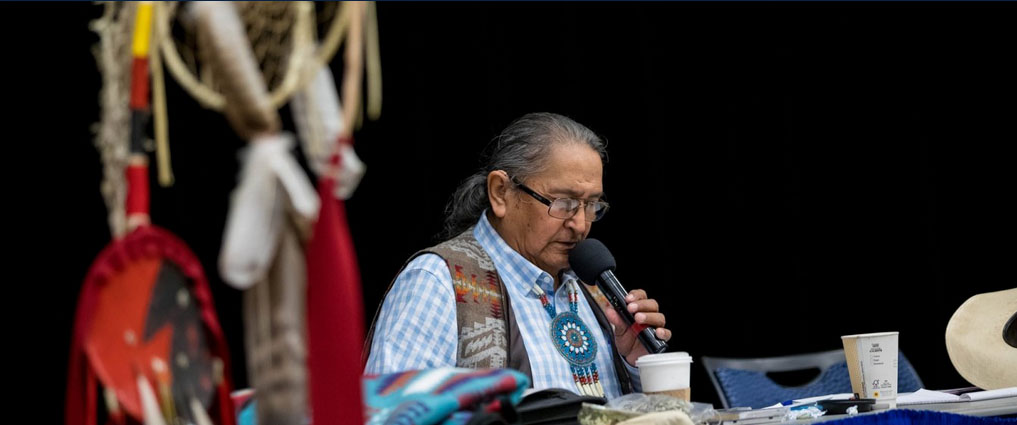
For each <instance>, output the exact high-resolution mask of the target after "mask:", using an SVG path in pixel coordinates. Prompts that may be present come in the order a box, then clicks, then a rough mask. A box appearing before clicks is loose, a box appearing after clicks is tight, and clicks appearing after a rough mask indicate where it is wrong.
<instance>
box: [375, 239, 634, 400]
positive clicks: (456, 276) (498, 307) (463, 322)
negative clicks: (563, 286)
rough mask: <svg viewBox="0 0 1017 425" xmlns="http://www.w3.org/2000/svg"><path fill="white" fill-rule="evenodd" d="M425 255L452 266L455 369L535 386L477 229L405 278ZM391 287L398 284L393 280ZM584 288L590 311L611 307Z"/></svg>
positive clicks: (621, 370) (623, 379)
mask: <svg viewBox="0 0 1017 425" xmlns="http://www.w3.org/2000/svg"><path fill="white" fill-rule="evenodd" d="M423 254H435V255H438V256H439V257H441V258H442V259H444V260H445V264H447V265H448V269H449V273H450V274H451V275H452V285H453V287H454V289H455V297H456V322H457V324H458V336H459V349H458V351H457V352H456V366H457V367H464V368H471V369H483V368H505V367H507V368H511V369H515V370H518V371H520V372H523V373H525V374H526V375H527V376H530V378H531V382H532V373H531V372H530V360H529V356H528V355H527V354H526V347H525V346H524V345H523V338H522V335H521V334H520V333H519V327H518V325H516V320H515V317H513V312H512V308H511V304H510V302H509V297H508V292H507V291H506V290H505V285H504V284H503V283H502V282H501V278H500V277H499V276H498V271H497V269H496V268H495V266H494V262H493V261H491V257H490V256H488V255H487V252H486V251H484V248H483V247H482V246H481V245H480V243H479V242H477V239H476V238H474V237H473V227H470V228H469V229H467V230H466V231H464V232H463V233H460V234H459V235H458V236H456V237H454V238H452V239H449V240H447V241H445V242H442V243H440V244H438V245H435V246H433V247H430V248H427V249H424V250H421V251H417V253H415V254H413V255H412V256H411V257H410V258H409V259H408V260H406V263H404V264H403V267H402V268H401V269H400V270H399V271H400V273H402V269H405V268H406V264H409V263H410V261H413V259H414V258H417V257H418V256H420V255H423ZM396 276H398V274H397V275H396ZM392 283H395V280H394V279H393V280H392ZM392 283H389V286H388V289H386V290H385V296H386V297H387V296H388V292H389V291H391V290H392ZM579 287H581V288H583V294H584V295H585V296H586V301H587V302H588V303H589V304H590V306H591V307H592V306H602V305H604V304H602V302H603V303H606V302H607V301H606V300H597V299H595V298H594V296H593V295H592V294H591V293H590V291H589V290H588V289H587V287H586V285H579ZM594 289H595V288H594ZM602 297H603V296H602V295H601V298H602ZM383 300H384V298H383ZM380 312H381V304H379V305H378V310H377V312H375V314H374V320H372V321H371V327H370V328H369V330H368V333H367V339H366V342H365V344H364V354H363V359H362V361H363V362H365V363H366V362H367V358H368V356H369V355H370V350H371V342H372V341H373V339H374V328H375V325H376V324H377V322H378V314H379V313H380ZM593 313H594V315H595V316H596V317H597V322H598V324H599V325H600V328H601V331H602V332H603V333H604V335H606V336H610V335H613V332H612V330H611V326H610V325H609V324H608V321H607V318H606V317H605V316H604V313H603V311H601V309H600V308H593ZM608 345H609V346H610V347H611V352H612V353H613V354H614V356H613V358H614V359H615V362H614V366H615V371H616V372H617V375H618V381H619V385H620V386H621V389H622V393H623V394H627V393H630V392H632V389H631V383H630V379H629V376H628V370H627V369H626V368H625V366H624V364H623V360H622V359H621V356H620V355H618V351H617V349H616V348H615V347H614V344H608Z"/></svg>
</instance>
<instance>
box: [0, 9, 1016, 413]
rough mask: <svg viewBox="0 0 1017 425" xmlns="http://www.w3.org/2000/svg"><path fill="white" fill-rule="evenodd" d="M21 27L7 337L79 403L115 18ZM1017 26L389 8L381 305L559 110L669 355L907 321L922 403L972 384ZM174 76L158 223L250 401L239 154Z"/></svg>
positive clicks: (360, 205) (366, 210) (377, 215)
mask: <svg viewBox="0 0 1017 425" xmlns="http://www.w3.org/2000/svg"><path fill="white" fill-rule="evenodd" d="M0 10H2V13H0V15H2V18H0V19H2V22H3V27H4V28H5V31H6V32H8V33H7V34H5V35H4V38H3V39H4V40H6V43H5V49H6V59H5V61H4V62H5V64H4V66H3V68H5V69H4V73H5V75H6V77H5V78H4V81H5V83H6V84H7V87H8V95H7V96H6V99H5V100H6V101H5V102H4V103H5V108H4V110H5V112H4V114H5V116H6V118H5V121H6V124H7V126H6V127H8V128H10V129H12V130H13V134H12V135H11V137H10V139H9V140H7V141H6V143H5V145H7V146H8V147H14V148H15V149H14V150H13V151H8V152H10V153H8V154H6V155H4V156H5V159H7V161H5V163H6V164H7V166H6V167H5V168H6V171H5V174H7V178H6V179H5V180H6V181H7V184H6V186H7V188H8V189H9V193H10V194H11V195H10V196H11V197H10V198H9V201H8V202H6V203H5V204H6V206H8V208H6V210H7V211H8V212H9V213H11V212H12V213H14V215H13V216H12V217H11V218H9V219H8V220H9V221H8V225H9V226H11V227H12V228H13V229H14V231H15V232H14V233H15V234H16V235H18V236H24V237H19V238H18V239H16V240H15V241H13V242H12V244H11V246H12V247H14V248H15V251H14V259H15V261H16V262H17V263H16V264H14V267H13V268H14V269H16V270H20V271H28V272H29V273H28V275H29V277H27V278H24V277H22V278H15V279H16V280H17V282H14V283H13V284H12V285H11V286H12V287H13V288H15V289H16V291H15V292H14V293H13V294H12V295H11V297H12V299H13V300H27V301H26V302H25V304H23V305H19V304H21V302H20V301H19V302H18V303H11V308H10V309H9V310H10V311H11V312H16V311H19V310H18V309H19V308H22V307H27V310H25V311H27V312H28V313H21V312H16V313H9V314H13V318H12V319H9V320H8V322H9V323H10V326H11V328H12V329H15V330H16V333H14V334H13V335H14V336H12V337H11V338H16V339H17V340H19V341H23V346H19V347H25V349H19V350H17V351H18V352H23V353H24V355H25V356H26V357H27V358H28V359H29V361H30V362H33V363H37V364H39V365H40V366H39V368H38V369H32V375H33V378H32V379H31V382H32V383H38V384H39V388H38V391H31V393H32V394H33V396H35V397H40V398H41V399H43V400H46V403H47V404H49V405H50V406H54V407H55V406H58V405H59V406H62V399H63V386H64V381H65V379H66V366H65V365H66V361H67V350H68V347H69V341H70V329H71V325H72V321H73V313H74V307H75V303H76V299H77V295H78V290H79V289H80V285H81V281H82V279H83V278H84V275H85V273H86V271H87V268H88V266H89V264H90V262H91V261H92V259H93V258H94V256H95V255H96V254H97V253H98V252H99V250H100V249H101V248H102V247H103V246H104V245H105V244H106V243H108V242H109V232H108V228H107V225H106V216H105V214H106V211H105V206H104V204H103V201H102V198H101V195H100V193H99V181H100V177H101V164H100V161H99V155H98V153H97V152H96V150H95V148H94V147H93V144H92V136H91V132H90V130H89V128H90V126H91V125H92V123H94V122H96V121H97V120H98V111H99V110H98V103H97V99H98V93H99V86H100V77H99V74H98V71H97V70H96V67H95V61H94V59H93V57H92V55H91V52H90V49H91V47H92V45H93V44H94V43H96V41H97V37H96V36H95V35H94V34H93V33H91V32H90V31H89V30H88V27H87V25H88V21H89V20H90V19H93V18H95V17H98V16H99V14H100V12H101V7H99V6H94V5H91V4H88V3H77V4H63V5H52V4H4V5H2V6H0ZM1014 12H1015V10H1014V5H1013V4H953V3H932V4H920V3H902V4H896V3H894V4H887V3H821V4H809V3H786V4H762V3H749V4H743V3H706V4H702V3H625V4H615V3H592V4H580V3H551V4H545V3H510V4H505V3H490V4H459V3H445V4H422V3H381V4H379V5H378V16H379V22H380V37H381V52H382V68H383V72H384V110H383V114H382V118H381V119H380V120H379V121H376V122H370V123H367V124H366V125H365V127H364V128H363V130H362V131H360V132H359V133H358V134H357V145H356V146H357V150H358V153H359V154H360V156H361V157H362V159H363V160H364V161H365V162H366V163H367V165H368V171H367V174H366V176H365V177H364V180H363V182H362V183H361V186H360V188H359V189H358V191H357V193H356V195H355V196H354V197H353V199H352V200H350V201H349V202H348V203H347V207H348V210H349V220H350V226H351V228H352V231H353V235H354V239H355V242H356V245H357V255H358V256H359V261H360V266H361V273H362V277H363V283H364V303H365V312H366V314H367V315H370V314H372V313H373V311H374V309H375V307H376V306H377V304H378V302H379V300H380V297H381V293H382V291H383V290H384V287H385V286H386V285H387V284H388V282H389V280H390V279H391V278H392V277H393V275H394V274H395V272H396V271H397V270H398V268H399V266H400V265H401V264H402V262H403V261H404V260H405V258H406V257H407V256H408V255H409V254H411V253H412V252H414V251H416V250H417V249H420V248H422V247H425V246H429V245H430V244H432V243H433V242H435V240H434V238H433V237H434V235H435V234H436V233H438V232H439V230H440V229H441V223H442V218H443V212H442V210H443V207H444V205H445V202H446V201H447V199H448V197H449V195H450V194H451V193H452V191H453V190H454V188H455V187H456V185H457V184H458V182H459V181H460V180H461V179H463V178H465V177H466V176H468V175H469V174H471V173H472V172H473V171H474V170H475V168H476V167H477V166H478V161H477V156H478V153H479V152H480V151H481V150H482V149H483V147H484V146H485V144H486V143H487V141H488V140H490V138H491V137H493V136H494V135H495V134H497V132H498V131H500V130H501V129H502V128H503V127H504V126H505V125H507V124H508V123H509V122H510V121H511V120H512V119H514V118H516V117H518V116H520V115H522V114H524V113H526V112H532V111H552V112H558V113H562V114H565V115H568V116H570V117H572V118H574V119H576V120H577V121H579V122H581V123H584V124H586V125H587V126H589V127H590V128H592V129H593V130H594V131H596V132H598V133H600V134H602V135H603V136H604V137H606V138H607V139H608V140H609V144H608V150H609V153H610V163H609V164H608V166H607V168H606V172H605V173H606V174H605V182H604V184H605V189H606V192H607V197H608V200H609V201H610V202H611V204H612V206H613V207H612V211H611V212H610V214H609V215H608V216H607V218H605V219H604V220H603V221H601V222H598V223H597V224H596V225H595V226H594V230H593V232H592V233H591V237H596V238H599V239H601V240H602V241H604V242H605V243H606V244H607V245H608V246H609V247H611V249H612V251H613V253H614V255H615V257H616V258H617V260H618V264H619V269H618V275H619V276H620V278H621V280H622V282H623V283H624V284H625V285H626V286H628V287H629V288H636V287H642V288H645V289H646V290H647V291H648V292H649V293H650V294H651V296H653V297H654V298H656V299H658V300H659V301H660V303H661V308H662V310H663V311H664V312H665V313H666V315H667V318H668V324H669V327H670V328H672V329H673V330H674V333H675V337H674V339H673V340H672V342H671V347H672V350H676V351H688V352H689V353H691V354H692V355H693V356H694V357H695V358H696V359H697V360H698V358H699V357H700V356H703V355H712V356H728V357H756V356H772V355H783V354H794V353H802V352H810V351H820V350H827V349H837V348H839V347H840V338H839V336H840V335H845V334H850V333H862V332H877V331H891V330H895V331H900V348H901V350H902V351H903V352H904V353H905V354H907V355H908V357H909V358H910V360H911V362H912V363H913V364H914V366H915V368H916V369H917V371H918V373H919V374H920V376H921V377H922V379H923V380H924V381H925V384H926V387H928V388H932V389H943V388H951V387H958V386H966V385H967V384H966V383H965V382H964V381H963V379H962V378H961V377H960V376H959V375H958V374H957V373H956V372H955V371H954V370H953V367H952V365H951V363H950V361H949V358H948V356H947V353H946V349H945V345H944V339H943V334H944V330H945V327H946V323H947V321H948V320H949V318H950V315H951V314H952V313H953V311H954V310H955V309H956V308H957V307H958V306H959V305H960V304H961V303H962V302H963V301H964V300H965V299H967V298H968V297H969V296H971V295H974V294H976V293H980V292H987V291H991V290H998V289H1004V288H1008V287H1013V286H1014V273H1013V268H1012V262H1013V258H1014V256H1013V254H1014V253H1013V242H1012V235H1013V232H1012V226H1011V225H1010V224H1011V220H1012V218H1013V216H1014V214H1013V209H1012V207H1010V205H1011V204H1012V198H1013V194H1014V190H1013V181H1014V179H1013V177H1014V176H1013V162H1014V158H1015V157H1014V152H1015V149H1014V147H1013V143H1014V141H1015V137H1014V136H1015V133H1017V132H1015V131H1014V119H1015V117H1017V114H1015V112H1017V108H1015V106H1014V103H1015V94H1017V90H1015V82H1014V75H1017V67H1015V66H1014V65H1013V60H1012V58H1013V56H1014V46H1015V43H1017V30H1015V26H1014V25H1013V22H1015V21H1014V18H1017V14H1015V13H1014ZM332 68H333V70H335V71H336V72H337V73H338V72H339V71H340V70H341V63H340V61H339V60H336V61H333V63H332ZM167 78H168V79H167V85H168V91H169V115H170V142H171V149H172V155H173V166H174V171H175V173H176V178H177V183H176V185H175V186H174V187H172V188H168V189H164V188H154V189H153V194H152V196H153V199H152V212H153V220H154V222H155V223H156V224H158V225H160V226H163V227H165V228H168V229H170V230H171V231H173V232H174V233H176V234H177V235H178V236H180V237H182V238H183V239H184V240H185V241H187V242H188V243H189V244H190V246H191V248H192V249H193V250H194V251H195V253H196V254H197V255H198V257H199V258H200V259H201V261H202V263H203V264H204V266H205V271H206V273H207V274H208V275H209V278H210V282H211V284H212V289H213V294H214V296H215V301H216V305H217V308H218V312H219V317H220V320H221V321H222V323H223V325H224V328H225V331H226V333H227V335H228V338H229V341H230V345H231V347H232V350H233V362H234V371H235V373H234V374H235V375H236V376H235V381H236V382H237V384H238V385H245V384H246V378H245V376H244V372H243V355H242V351H241V349H242V340H241V334H242V331H241V329H242V325H241V322H240V317H241V315H240V294H239V292H237V291H235V290H233V289H231V288H229V287H227V286H225V285H224V284H223V283H222V281H221V278H220V277H219V275H218V272H217V270H216V259H217V256H218V250H219V247H220V243H221V238H222V231H223V224H224V221H225V216H226V211H227V207H228V195H229V193H230V190H231V189H232V188H233V186H234V185H235V183H236V173H237V170H238V164H237V161H236V155H237V151H238V149H240V148H241V147H242V146H243V145H244V142H243V141H241V140H239V139H238V138H237V137H236V136H234V135H233V134H232V132H231V130H230V129H229V127H228V125H227V124H226V121H225V119H224V118H223V117H222V116H221V115H218V114H216V113H214V112H210V111H207V110H203V109H201V108H200V106H199V105H198V104H197V103H196V102H195V101H194V100H192V99H191V98H189V97H188V96H187V94H186V93H185V92H183V91H182V90H181V89H180V88H179V86H177V85H176V83H175V81H173V80H172V79H169V77H167ZM284 113H288V112H286V111H284ZM9 131H10V130H9ZM152 181H153V184H154V182H155V179H154V175H153V180H152ZM25 317H28V318H30V320H31V321H30V322H26V321H25V319H24V318H25ZM368 319H369V317H368ZM697 365H698V362H697ZM351 367H353V366H351ZM36 370H38V371H41V372H40V373H36ZM692 385H693V388H694V390H693V397H694V399H696V400H697V401H706V402H715V403H716V402H717V400H716V396H715V395H714V394H713V389H712V387H711V385H710V383H709V381H708V378H707V377H706V375H705V372H704V371H703V370H702V369H701V368H700V367H699V366H697V367H696V368H695V369H694V375H693V382H692ZM42 413H43V416H44V417H43V418H42V419H43V421H44V422H56V421H59V420H61V416H62V415H60V412H59V410H58V409H54V408H51V409H48V410H45V411H42Z"/></svg>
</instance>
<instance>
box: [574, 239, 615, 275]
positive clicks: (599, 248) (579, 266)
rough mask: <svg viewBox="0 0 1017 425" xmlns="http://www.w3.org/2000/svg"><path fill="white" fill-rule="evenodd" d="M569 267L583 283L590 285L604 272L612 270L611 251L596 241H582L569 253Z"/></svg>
mask: <svg viewBox="0 0 1017 425" xmlns="http://www.w3.org/2000/svg"><path fill="white" fill-rule="evenodd" d="M569 266H571V267H572V271H574V272H575V273H576V276H579V279H581V280H582V281H583V282H585V283H586V284H588V285H592V284H594V283H595V282H596V281H597V278H598V277H599V276H600V274H601V273H603V272H604V270H608V269H611V270H614V268H615V262H614V256H613V255H611V251H609V250H608V249H607V247H606V246H604V244H603V243H601V242H600V241H598V240H596V239H584V240H581V241H579V243H577V244H576V247H575V248H572V252H570V253H569Z"/></svg>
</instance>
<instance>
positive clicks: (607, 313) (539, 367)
mask: <svg viewBox="0 0 1017 425" xmlns="http://www.w3.org/2000/svg"><path fill="white" fill-rule="evenodd" d="M606 161H607V152H606V150H605V147H604V142H603V141H602V140H601V138H600V137H598V136H597V135H596V134H594V133H593V132H592V131H590V129H588V128H586V127H585V126H583V125H582V124H579V123H577V122H575V121H573V120H571V119H569V118H567V117H564V116H561V115H557V114H551V113H533V114H527V115H525V116H523V117H521V118H519V119H517V120H516V121H514V122H512V124H510V125H509V126H508V127H507V128H506V129H505V130H504V131H502V133H501V134H500V135H499V136H498V137H496V138H495V139H494V140H493V141H492V142H491V145H490V146H489V151H488V152H487V154H486V156H485V161H484V163H483V166H482V168H481V169H480V170H479V171H478V172H477V173H475V174H473V175H472V176H470V177H469V178H467V179H466V180H465V181H464V182H463V183H462V185H461V186H460V187H459V188H458V189H457V190H456V192H455V194H454V195H453V196H452V199H451V201H450V202H449V204H448V207H447V208H446V213H447V217H446V219H445V238H446V239H447V240H446V241H445V242H442V243H440V244H438V245H436V246H434V247H431V248H428V249H425V250H422V251H420V252H418V253H417V254H415V255H414V256H413V257H411V258H410V260H409V261H408V262H407V263H406V265H405V266H403V269H402V271H401V272H400V273H399V275H398V276H397V277H396V278H395V280H394V281H393V282H392V285H391V286H390V287H389V291H388V292H387V293H386V295H385V299H384V301H383V303H382V306H381V307H380V309H379V310H378V313H377V315H376V316H375V320H374V323H373V324H372V326H371V329H370V333H369V334H368V335H369V336H368V342H369V344H370V345H369V347H368V349H369V351H368V358H367V366H366V369H365V373H390V372H397V371H403V370H413V369H428V368H436V367H446V366H457V367H466V368H500V367H509V368H513V369H516V370H519V371H521V372H523V373H525V374H527V375H529V376H530V378H531V381H532V382H533V387H534V388H536V389H542V388H566V389H570V390H573V391H575V392H576V393H579V394H585V395H597V396H606V397H609V398H610V397H617V396H620V395H621V394H624V393H629V392H632V391H638V390H639V389H640V385H639V382H638V379H639V374H638V373H636V372H637V370H636V368H635V367H634V366H633V365H635V364H636V359H638V358H639V357H640V356H642V355H644V354H647V351H646V349H645V348H644V347H643V346H642V345H641V344H640V343H639V342H638V339H637V336H636V334H635V332H633V330H632V327H630V326H628V325H627V324H626V322H625V321H624V319H622V318H621V317H620V315H618V313H617V312H615V311H614V310H613V309H611V308H609V307H608V308H603V307H602V306H603V303H601V302H598V301H597V300H598V299H601V300H603V298H602V296H600V297H597V296H595V295H596V294H591V292H593V293H596V292H597V291H596V288H595V287H592V288H591V287H587V285H583V284H580V283H577V282H578V280H577V278H576V276H575V274H574V273H573V272H572V271H571V270H570V269H569V262H568V258H569V252H570V251H571V250H572V248H574V247H575V246H576V244H577V243H578V242H579V241H581V240H583V239H584V238H586V236H587V235H588V234H589V233H590V227H591V226H592V223H593V222H595V221H597V220H599V219H600V218H602V217H603V216H604V214H605V213H606V212H607V210H608V204H607V202H604V200H603V196H604V191H603V182H602V177H603V169H604V163H605V162H606ZM590 283H592V282H590ZM626 301H627V302H628V303H629V304H628V309H629V311H630V312H631V313H633V314H634V316H635V320H636V322H637V323H638V324H642V325H646V326H653V327H656V336H657V337H658V338H660V339H663V340H665V341H666V340H668V339H670V338H671V331H670V330H668V329H666V328H664V315H663V314H662V313H660V312H659V311H658V306H657V302H656V301H654V300H653V299H649V298H647V296H646V292H645V291H643V290H639V289H637V290H633V291H631V292H629V294H628V295H627V297H626Z"/></svg>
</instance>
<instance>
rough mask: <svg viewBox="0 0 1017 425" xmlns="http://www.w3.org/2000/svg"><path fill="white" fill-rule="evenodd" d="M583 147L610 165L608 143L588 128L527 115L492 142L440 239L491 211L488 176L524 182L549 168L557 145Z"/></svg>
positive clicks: (453, 204) (452, 204)
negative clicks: (505, 175)
mask: <svg viewBox="0 0 1017 425" xmlns="http://www.w3.org/2000/svg"><path fill="white" fill-rule="evenodd" d="M568 143H583V144H586V145H587V146H589V147H590V148H592V149H593V150H594V151H596V152H597V154H599V155H600V160H601V162H602V163H604V164H606V163H607V149H606V143H605V142H604V140H602V139H601V138H600V137H599V136H597V134H596V133H594V132H593V131H591V130H590V129H589V128H586V126H584V125H582V124H580V123H578V122H575V121H573V120H572V119H570V118H568V117H565V116H563V115H558V114H553V113H549V112H538V113H531V114H526V115H523V116H522V117H520V118H519V119H517V120H515V121H513V122H512V123H511V124H509V126H508V127H506V128H505V130H503V131H502V132H501V134H499V135H498V136H497V137H495V138H494V139H492V140H491V143H490V144H488V146H487V149H485V152H484V154H483V156H482V157H481V166H480V169H479V170H477V172H475V173H473V175H471V176H469V177H467V178H466V180H463V182H462V183H461V184H460V185H459V187H458V188H457V189H456V191H455V193H454V194H452V198H451V199H450V200H449V202H448V204H447V205H446V206H445V229H444V230H443V231H442V233H441V235H439V237H440V239H443V240H444V239H449V238H452V237H454V236H456V235H458V234H460V233H462V232H463V231H465V230H466V229H468V228H470V226H473V225H474V224H476V222H477V220H479V219H480V215H481V214H483V213H484V210H485V209H487V208H488V206H489V205H490V203H489V202H488V198H487V175H488V174H490V173H491V172H492V171H494V170H504V171H505V172H506V173H508V175H510V176H512V177H517V178H519V179H521V180H525V179H526V178H527V177H530V176H532V175H534V174H537V173H540V172H541V171H543V170H544V167H546V165H547V164H546V158H547V155H548V152H549V151H550V150H551V148H552V147H553V146H555V145H556V144H568Z"/></svg>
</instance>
